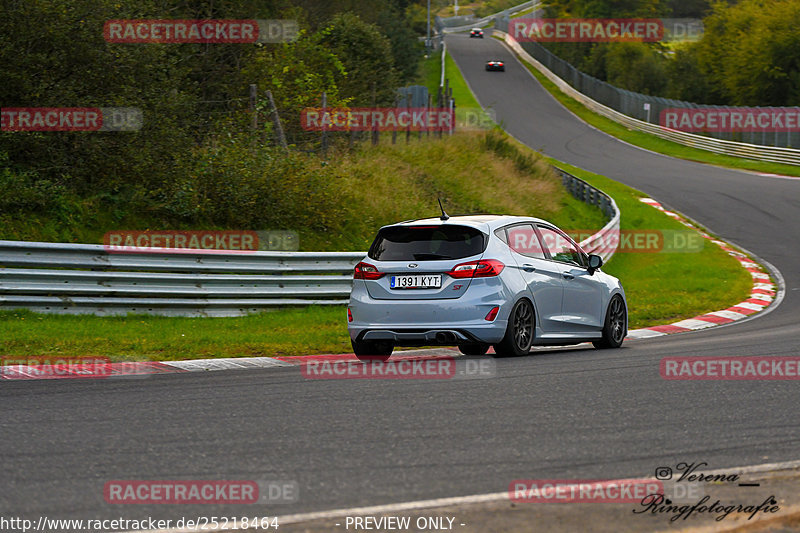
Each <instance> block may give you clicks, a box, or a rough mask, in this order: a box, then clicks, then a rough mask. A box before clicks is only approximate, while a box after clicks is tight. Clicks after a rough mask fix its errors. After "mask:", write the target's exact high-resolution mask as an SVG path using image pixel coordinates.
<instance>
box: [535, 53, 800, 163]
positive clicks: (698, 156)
mask: <svg viewBox="0 0 800 533" xmlns="http://www.w3.org/2000/svg"><path fill="white" fill-rule="evenodd" d="M520 60H521V61H522V63H523V64H524V65H525V66H526V67H527V69H528V70H529V71H530V72H531V73H532V74H533V75H534V76H535V77H536V79H537V80H539V83H541V84H542V86H544V88H545V89H547V91H549V92H550V94H552V95H553V96H554V97H555V98H556V100H558V101H559V102H560V103H561V104H562V105H564V107H566V108H567V109H569V110H570V111H572V112H573V113H574V114H575V115H577V116H578V117H580V118H581V119H582V120H584V121H585V122H587V123H589V124H591V125H592V126H594V127H595V128H597V129H599V130H601V131H604V132H606V133H608V134H609V135H613V136H614V137H617V138H619V139H622V140H623V141H625V142H628V143H630V144H633V145H636V146H639V147H641V148H645V149H647V150H652V151H653V152H658V153H660V154H664V155H668V156H670V157H677V158H680V159H688V160H690V161H698V162H701V163H707V164H711V165H717V166H722V167H728V168H735V169H739V170H750V171H754V172H765V173H770V174H780V175H786V176H800V167H798V166H796V165H784V164H780V163H770V162H767V161H754V160H752V159H744V158H741V157H733V156H728V155H722V154H715V153H714V152H709V151H707V150H700V149H697V148H691V147H689V146H684V145H682V144H678V143H674V142H672V141H668V140H666V139H662V138H661V137H657V136H655V135H651V134H649V133H643V132H640V131H634V130H630V129H628V128H626V127H625V126H623V125H621V124H619V123H617V122H614V121H613V120H611V119H609V118H606V117H604V116H602V115H599V114H597V113H595V112H594V111H592V110H590V109H588V108H587V107H586V106H584V105H583V104H581V103H580V102H578V101H577V100H575V99H574V98H572V97H571V96H568V95H566V94H565V93H563V92H562V91H561V90H560V89H559V88H558V87H557V86H556V85H555V84H554V83H553V82H552V81H550V80H549V79H548V78H547V77H545V75H544V74H542V73H541V72H539V71H538V70H537V69H536V68H535V67H534V66H533V65H531V64H530V63H528V62H527V61H525V60H523V59H522V58H520Z"/></svg>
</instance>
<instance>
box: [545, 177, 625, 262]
mask: <svg viewBox="0 0 800 533" xmlns="http://www.w3.org/2000/svg"><path fill="white" fill-rule="evenodd" d="M553 168H554V170H555V171H556V173H557V174H558V175H559V176H561V182H562V183H563V184H564V187H565V188H566V189H567V190H568V191H569V192H570V193H572V195H573V196H574V197H575V198H577V199H578V200H581V201H583V202H585V203H587V204H591V205H596V206H597V207H599V208H600V210H601V211H603V213H604V214H605V215H606V216H607V217H609V221H608V223H607V224H606V225H605V226H603V228H602V229H601V230H600V231H598V232H597V233H595V234H594V235H591V236H590V237H588V238H586V239H584V240H582V241H581V242H580V243H579V244H580V245H581V248H583V249H584V251H586V252H588V253H590V254H597V255H599V256H600V257H602V258H603V262H607V261H608V260H609V259H611V257H613V255H614V253H615V252H616V251H617V245H618V243H619V239H618V238H615V236H618V235H619V229H620V211H619V208H618V207H617V203H616V202H615V201H614V199H613V198H611V197H610V196H609V195H607V194H606V193H604V192H603V191H601V190H600V189H597V188H595V187H593V186H591V185H589V184H588V183H586V182H585V181H583V180H582V179H580V178H576V177H575V176H573V175H572V174H570V173H569V172H566V171H564V170H561V169H560V168H558V167H553Z"/></svg>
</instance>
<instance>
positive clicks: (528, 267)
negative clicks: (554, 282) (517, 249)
mask: <svg viewBox="0 0 800 533" xmlns="http://www.w3.org/2000/svg"><path fill="white" fill-rule="evenodd" d="M522 270H524V271H525V272H535V271H536V267H535V266H533V265H530V264H528V263H525V264H523V265H522Z"/></svg>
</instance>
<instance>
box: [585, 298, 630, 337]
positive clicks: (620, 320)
mask: <svg viewBox="0 0 800 533" xmlns="http://www.w3.org/2000/svg"><path fill="white" fill-rule="evenodd" d="M627 334H628V310H627V309H626V308H625V302H623V301H622V297H621V296H620V295H619V294H617V295H615V296H614V297H613V298H611V301H610V302H608V309H607V310H606V320H605V323H604V324H603V337H602V338H601V339H600V340H598V341H592V344H593V345H594V347H595V348H598V349H605V348H619V347H620V346H622V341H624V340H625V336H626V335H627Z"/></svg>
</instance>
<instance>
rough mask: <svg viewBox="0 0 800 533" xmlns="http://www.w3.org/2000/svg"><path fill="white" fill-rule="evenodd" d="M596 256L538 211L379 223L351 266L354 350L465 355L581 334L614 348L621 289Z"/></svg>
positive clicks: (374, 354) (623, 305)
mask: <svg viewBox="0 0 800 533" xmlns="http://www.w3.org/2000/svg"><path fill="white" fill-rule="evenodd" d="M602 264H603V260H602V258H601V257H600V256H598V255H587V254H586V253H585V252H584V251H583V250H582V249H581V248H580V246H579V245H578V244H576V243H575V241H573V240H572V239H571V238H570V237H569V236H568V235H567V234H566V233H564V232H563V231H561V230H560V229H558V228H557V227H556V226H554V225H553V224H550V223H549V222H546V221H544V220H541V219H537V218H530V217H517V216H506V215H502V216H500V215H474V216H455V217H448V216H447V215H446V214H444V213H443V214H442V216H441V217H440V218H429V219H422V220H414V221H406V222H401V223H398V224H393V225H390V226H384V227H382V228H381V229H380V230H379V231H378V235H377V236H376V238H375V241H374V242H373V243H372V246H371V247H370V249H369V252H368V254H367V257H366V258H364V260H363V261H362V262H360V263H359V264H358V265H357V266H356V267H355V273H354V276H353V277H354V281H353V291H352V293H351V294H350V304H349V307H348V309H347V318H348V331H349V333H350V339H351V341H352V345H353V351H354V352H355V354H356V356H358V357H359V358H364V359H385V358H388V357H389V356H390V355H391V353H392V350H393V349H394V347H395V346H430V345H450V346H452V345H456V346H458V347H459V349H460V350H461V352H462V353H464V354H466V355H483V354H485V353H486V352H487V351H488V350H489V347H490V346H493V347H494V350H495V353H496V354H497V355H498V356H518V355H524V354H526V353H528V352H529V351H530V348H531V346H532V345H569V344H578V343H581V342H585V341H591V342H592V343H593V344H594V345H595V347H597V348H612V347H613V348H616V347H619V346H620V345H622V341H623V339H624V338H625V336H626V335H627V331H628V307H627V302H626V299H625V291H624V290H623V288H622V284H621V283H620V282H619V280H618V279H617V278H615V277H613V276H610V275H608V274H606V273H604V272H602V271H601V270H600V267H601V266H602Z"/></svg>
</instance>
